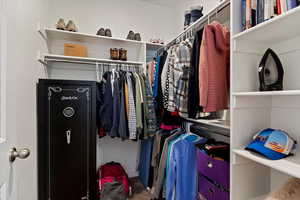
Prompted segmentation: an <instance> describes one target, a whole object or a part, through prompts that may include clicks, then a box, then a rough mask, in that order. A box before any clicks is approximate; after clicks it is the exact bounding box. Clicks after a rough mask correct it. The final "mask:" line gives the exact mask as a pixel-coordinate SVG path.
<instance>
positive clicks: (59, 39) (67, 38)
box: [38, 28, 163, 80]
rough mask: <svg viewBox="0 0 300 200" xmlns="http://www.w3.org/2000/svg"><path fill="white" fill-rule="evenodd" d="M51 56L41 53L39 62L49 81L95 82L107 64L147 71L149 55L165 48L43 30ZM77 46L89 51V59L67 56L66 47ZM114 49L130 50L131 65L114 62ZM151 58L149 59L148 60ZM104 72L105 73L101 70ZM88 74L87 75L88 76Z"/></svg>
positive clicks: (149, 44)
mask: <svg viewBox="0 0 300 200" xmlns="http://www.w3.org/2000/svg"><path fill="white" fill-rule="evenodd" d="M38 32H39V33H40V35H41V36H42V38H43V39H44V40H45V42H46V44H47V49H48V52H39V53H38V60H39V61H40V62H41V63H43V64H44V65H45V69H46V70H47V71H46V72H47V74H48V78H56V79H79V80H95V79H96V73H95V70H96V66H98V67H97V68H98V69H99V68H101V67H102V66H104V65H101V64H107V63H114V64H123V65H125V66H126V65H134V66H136V67H141V68H143V69H145V66H146V58H147V55H148V54H151V55H152V54H153V52H156V51H157V50H158V49H159V48H161V47H163V45H162V44H156V43H150V42H144V41H136V40H127V39H123V38H115V37H105V36H98V35H96V34H87V33H81V32H69V31H62V30H57V29H54V28H39V29H38ZM65 43H75V44H81V45H84V46H86V47H87V54H88V56H87V57H74V56H64V44H65ZM110 48H124V49H126V50H127V57H128V60H127V61H121V60H111V59H110ZM148 57H149V56H148ZM100 70H101V69H100ZM84 71H85V72H84Z"/></svg>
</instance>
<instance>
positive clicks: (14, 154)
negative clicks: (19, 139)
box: [9, 147, 30, 162]
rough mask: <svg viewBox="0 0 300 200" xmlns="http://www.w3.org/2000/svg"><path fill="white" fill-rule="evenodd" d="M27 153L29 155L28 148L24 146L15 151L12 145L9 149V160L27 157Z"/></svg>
mask: <svg viewBox="0 0 300 200" xmlns="http://www.w3.org/2000/svg"><path fill="white" fill-rule="evenodd" d="M29 155H30V150H29V149H26V148H24V149H20V150H18V151H17V149H16V148H15V147H13V148H11V149H10V150H9V161H10V162H14V161H15V160H16V158H20V159H26V158H28V157H29Z"/></svg>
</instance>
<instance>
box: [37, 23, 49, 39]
mask: <svg viewBox="0 0 300 200" xmlns="http://www.w3.org/2000/svg"><path fill="white" fill-rule="evenodd" d="M37 32H38V33H39V34H40V36H41V37H42V38H43V39H44V40H45V41H46V42H47V36H46V33H45V30H44V29H43V28H42V26H41V23H40V22H38V23H37Z"/></svg>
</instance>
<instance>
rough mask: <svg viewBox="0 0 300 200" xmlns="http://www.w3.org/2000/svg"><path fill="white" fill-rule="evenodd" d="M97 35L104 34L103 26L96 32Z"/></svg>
mask: <svg viewBox="0 0 300 200" xmlns="http://www.w3.org/2000/svg"><path fill="white" fill-rule="evenodd" d="M97 35H100V36H105V30H104V28H100V29H99V30H98V32H97Z"/></svg>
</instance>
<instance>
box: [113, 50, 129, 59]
mask: <svg viewBox="0 0 300 200" xmlns="http://www.w3.org/2000/svg"><path fill="white" fill-rule="evenodd" d="M110 58H111V59H112V60H123V61H126V60H127V50H126V49H123V48H121V49H117V48H111V49H110Z"/></svg>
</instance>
